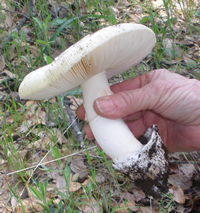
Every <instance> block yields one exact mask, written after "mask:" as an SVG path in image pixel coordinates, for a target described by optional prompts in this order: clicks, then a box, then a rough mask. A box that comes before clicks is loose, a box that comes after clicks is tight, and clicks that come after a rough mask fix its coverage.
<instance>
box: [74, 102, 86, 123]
mask: <svg viewBox="0 0 200 213" xmlns="http://www.w3.org/2000/svg"><path fill="white" fill-rule="evenodd" d="M76 115H77V116H78V117H79V118H80V119H82V120H84V119H85V109H84V107H83V104H82V105H81V106H80V107H78V109H77V110H76Z"/></svg>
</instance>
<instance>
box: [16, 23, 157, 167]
mask: <svg viewBox="0 0 200 213" xmlns="http://www.w3.org/2000/svg"><path fill="white" fill-rule="evenodd" d="M155 42H156V39H155V35H154V33H153V31H152V30H150V29H149V28H147V27H145V26H143V25H140V24H126V23H125V24H119V25H115V26H110V27H107V28H103V29H101V30H99V31H97V32H96V33H94V34H91V35H88V36H86V37H84V38H83V39H81V40H80V41H79V42H77V43H76V44H74V45H73V46H71V47H70V48H68V49H67V50H65V51H64V52H63V53H62V54H60V55H59V56H58V57H57V58H55V60H54V61H53V62H52V63H51V64H49V65H46V66H44V67H41V68H39V69H38V70H36V71H33V72H31V73H30V74H28V75H27V76H26V77H25V78H24V80H23V82H22V83H21V85H20V87H19V95H20V98H22V99H34V100H41V99H46V98H51V97H53V96H56V95H59V94H61V93H63V92H66V91H69V90H72V89H74V88H76V87H77V86H80V87H81V89H82V93H83V99H84V107H85V111H86V116H87V120H88V121H89V123H90V127H91V129H92V132H93V134H94V136H95V138H96V140H97V142H98V144H99V145H100V147H101V148H102V149H103V150H104V152H105V153H106V154H107V155H108V156H110V157H111V158H112V160H113V161H114V163H115V164H116V165H117V164H118V162H119V163H120V165H122V164H123V163H125V162H124V161H127V157H126V156H128V158H130V155H131V156H134V154H133V153H137V150H141V149H142V147H143V145H142V144H141V143H140V142H139V141H138V140H137V139H136V138H135V137H134V136H133V134H132V133H131V132H130V130H129V129H128V127H127V125H126V124H125V123H124V122H123V120H122V119H116V120H112V119H107V118H103V117H100V116H98V115H97V114H96V112H95V110H94V108H93V102H94V100H95V99H96V98H98V97H101V96H105V95H111V94H112V92H111V90H110V87H109V84H108V81H107V79H108V78H110V77H112V76H115V75H117V74H120V73H122V72H124V71H126V70H128V69H130V68H131V67H132V66H134V65H136V64H137V63H139V62H140V61H141V60H142V59H143V58H145V57H146V56H147V55H148V54H149V53H150V52H151V50H152V48H153V46H154V44H155ZM122 159H123V161H122ZM129 163H130V162H129ZM116 168H117V166H116ZM118 169H119V168H118Z"/></svg>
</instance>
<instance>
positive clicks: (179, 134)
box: [77, 69, 200, 152]
mask: <svg viewBox="0 0 200 213" xmlns="http://www.w3.org/2000/svg"><path fill="white" fill-rule="evenodd" d="M111 90H112V92H113V93H114V94H113V95H110V96H106V97H101V98H98V99H97V100H95V102H94V109H95V111H96V113H97V114H99V115H100V116H102V117H106V118H111V119H116V118H123V120H124V121H125V122H126V124H127V125H128V127H129V128H130V130H131V131H132V133H133V134H134V135H135V137H136V138H137V137H139V136H140V135H142V134H144V132H145V131H146V129H147V128H148V127H150V126H151V125H152V124H157V125H158V128H159V132H160V135H161V138H162V139H163V142H164V144H165V145H166V146H167V148H168V150H169V151H170V152H175V151H176V152H182V151H185V152H189V151H197V150H200V136H199V135H200V81H198V80H195V79H187V78H185V77H183V76H181V75H179V74H175V73H171V72H169V71H167V70H164V69H162V70H161V69H160V70H154V71H152V72H149V73H146V74H143V75H140V76H138V77H136V78H132V79H129V80H126V81H124V82H122V83H119V84H115V85H113V86H111ZM77 116H78V117H79V118H81V119H84V117H85V111H84V108H83V106H80V107H79V108H78V109H77ZM86 134H87V136H88V137H89V138H93V137H94V136H93V134H92V132H91V130H90V127H89V126H88V127H87V128H86Z"/></svg>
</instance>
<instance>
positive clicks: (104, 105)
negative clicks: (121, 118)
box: [96, 97, 114, 113]
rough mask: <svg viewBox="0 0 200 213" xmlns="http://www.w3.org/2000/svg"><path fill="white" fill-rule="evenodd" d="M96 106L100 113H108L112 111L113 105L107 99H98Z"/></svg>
mask: <svg viewBox="0 0 200 213" xmlns="http://www.w3.org/2000/svg"><path fill="white" fill-rule="evenodd" d="M96 104H97V107H98V108H99V110H100V112H101V113H108V112H111V111H113V110H114V104H113V102H112V101H111V99H110V98H109V97H103V98H98V99H97V100H96Z"/></svg>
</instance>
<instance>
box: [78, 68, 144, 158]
mask: <svg viewBox="0 0 200 213" xmlns="http://www.w3.org/2000/svg"><path fill="white" fill-rule="evenodd" d="M81 89H82V93H83V100H84V104H83V105H84V108H85V111H86V118H87V120H88V121H89V124H90V127H91V130H92V132H93V134H94V136H95V139H96V141H97V142H98V144H99V146H100V147H101V148H102V149H103V151H104V152H105V153H106V154H107V155H108V156H109V157H111V158H112V159H113V160H118V159H119V158H122V157H124V156H125V155H126V154H128V153H133V152H134V151H136V150H140V149H141V148H142V147H143V145H142V144H141V143H140V142H139V141H138V140H137V139H136V138H135V137H134V136H133V134H132V133H131V131H130V130H129V128H128V127H127V125H126V124H125V123H124V121H123V120H122V119H115V120H114V119H107V118H103V117H101V116H99V115H97V114H96V112H95V110H94V108H93V103H94V100H95V99H97V98H99V97H102V96H106V95H111V94H113V93H112V91H111V90H110V87H109V84H108V80H107V77H106V72H105V71H104V72H101V73H99V74H97V75H95V76H93V77H91V78H90V79H89V80H87V81H86V82H84V83H83V84H82V85H81Z"/></svg>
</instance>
